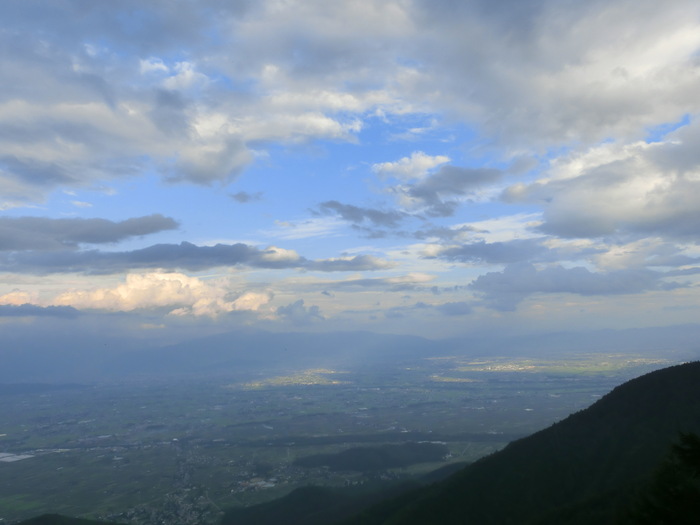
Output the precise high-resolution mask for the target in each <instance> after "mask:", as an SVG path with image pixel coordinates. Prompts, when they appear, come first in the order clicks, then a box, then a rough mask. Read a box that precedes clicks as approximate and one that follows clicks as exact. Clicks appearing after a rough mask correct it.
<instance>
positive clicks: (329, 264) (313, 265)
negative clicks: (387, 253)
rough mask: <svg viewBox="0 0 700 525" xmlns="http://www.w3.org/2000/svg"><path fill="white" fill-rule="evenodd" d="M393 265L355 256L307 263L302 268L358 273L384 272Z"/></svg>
mask: <svg viewBox="0 0 700 525" xmlns="http://www.w3.org/2000/svg"><path fill="white" fill-rule="evenodd" d="M394 266H395V264H394V263H392V262H390V261H385V260H383V259H379V258H377V257H374V256H373V255H355V256H353V257H338V258H334V259H321V260H317V261H308V262H307V263H306V264H305V265H304V267H305V268H307V269H309V270H315V271H320V272H359V271H368V270H386V269H388V268H393V267H394Z"/></svg>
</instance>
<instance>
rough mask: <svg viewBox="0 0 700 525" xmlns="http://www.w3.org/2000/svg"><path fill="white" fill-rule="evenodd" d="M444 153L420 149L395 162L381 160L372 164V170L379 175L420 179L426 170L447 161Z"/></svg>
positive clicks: (403, 178) (447, 158)
mask: <svg viewBox="0 0 700 525" xmlns="http://www.w3.org/2000/svg"><path fill="white" fill-rule="evenodd" d="M449 161H450V158H449V157H447V156H445V155H435V156H431V155H426V154H425V153H423V152H422V151H414V152H413V153H411V156H410V157H403V158H401V159H399V160H397V161H395V162H381V163H378V164H373V165H372V171H374V172H375V173H377V174H379V175H381V176H389V177H395V178H397V179H401V180H406V181H408V180H415V179H422V178H423V177H425V176H426V175H427V174H428V172H429V171H430V170H431V169H433V168H435V167H437V166H439V165H440V164H445V163H446V162H449Z"/></svg>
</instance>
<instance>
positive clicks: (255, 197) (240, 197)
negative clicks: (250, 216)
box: [231, 191, 263, 204]
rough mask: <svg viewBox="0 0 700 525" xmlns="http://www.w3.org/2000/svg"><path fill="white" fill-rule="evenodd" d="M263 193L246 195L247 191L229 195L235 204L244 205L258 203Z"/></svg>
mask: <svg viewBox="0 0 700 525" xmlns="http://www.w3.org/2000/svg"><path fill="white" fill-rule="evenodd" d="M262 196H263V193H262V192H261V191H257V192H255V193H248V192H247V191H239V192H238V193H234V194H232V195H231V198H232V199H233V200H235V201H236V202H240V203H241V204H246V203H248V202H253V201H259V200H261V199H262Z"/></svg>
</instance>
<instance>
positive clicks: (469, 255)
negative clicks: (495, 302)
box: [426, 239, 549, 264]
mask: <svg viewBox="0 0 700 525" xmlns="http://www.w3.org/2000/svg"><path fill="white" fill-rule="evenodd" d="M548 252H549V249H548V248H547V247H545V246H544V244H543V243H542V239H516V240H512V241H507V242H492V243H487V242H484V241H480V242H474V243H471V244H463V245H459V246H446V247H441V248H439V249H437V250H436V251H434V252H432V253H431V254H430V255H429V256H426V257H427V258H436V257H438V258H441V259H447V260H449V261H457V262H463V263H472V264H479V263H486V264H511V263H516V262H524V261H531V260H533V259H541V256H542V255H544V254H547V253H548Z"/></svg>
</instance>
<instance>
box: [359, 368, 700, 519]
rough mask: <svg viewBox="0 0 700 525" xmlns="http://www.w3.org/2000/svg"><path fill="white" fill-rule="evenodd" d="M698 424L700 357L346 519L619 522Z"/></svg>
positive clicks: (617, 390) (633, 383)
mask: <svg viewBox="0 0 700 525" xmlns="http://www.w3.org/2000/svg"><path fill="white" fill-rule="evenodd" d="M699 431H700V363H698V362H695V363H688V364H684V365H679V366H674V367H671V368H667V369H664V370H659V371H656V372H652V373H650V374H647V375H645V376H642V377H640V378H637V379H634V380H632V381H629V382H627V383H625V384H623V385H621V386H619V387H617V388H615V389H614V390H613V391H612V392H610V393H609V394H608V395H606V396H605V397H603V398H602V399H600V400H599V401H598V402H597V403H595V404H594V405H592V406H591V407H589V408H587V409H585V410H582V411H580V412H578V413H576V414H573V415H571V416H569V417H568V418H566V419H565V420H563V421H560V422H558V423H556V424H554V425H552V426H551V427H549V428H547V429H545V430H542V431H540V432H537V433H536V434H533V435H532V436H529V437H527V438H524V439H521V440H518V441H515V442H513V443H511V444H510V445H508V446H507V447H506V448H505V449H503V450H502V451H500V452H497V453H495V454H493V455H491V456H488V457H486V458H483V459H481V460H479V461H477V462H475V463H474V464H472V465H470V466H468V467H467V468H465V469H464V470H462V471H461V472H459V473H457V474H455V475H454V476H452V477H450V478H449V479H447V480H446V481H444V482H443V483H439V484H436V485H433V486H432V487H430V488H428V489H422V490H419V491H416V492H415V493H414V494H413V498H411V502H410V503H409V504H408V505H405V504H404V502H405V499H406V498H404V501H403V502H396V503H395V504H394V505H393V506H392V504H391V502H384V504H383V505H382V506H381V507H380V508H374V509H370V510H368V511H366V512H364V513H362V515H360V516H358V517H357V518H355V519H354V520H350V521H348V522H347V523H348V524H351V523H352V524H357V525H359V524H362V525H371V524H386V525H389V524H391V525H412V524H425V523H440V524H478V525H485V524H491V523H493V524H496V523H498V524H519V525H520V524H541V525H544V524H557V525H562V524H590V523H596V524H605V523H616V522H618V520H620V519H621V518H622V516H623V515H625V511H624V510H623V509H626V508H627V507H629V506H630V505H633V503H634V497H635V493H636V491H637V490H641V488H642V487H643V486H644V484H645V483H646V482H647V481H648V480H649V478H650V477H651V475H652V472H653V471H654V469H655V468H656V467H657V466H658V465H659V464H660V463H661V462H662V461H663V459H664V457H665V456H666V454H667V452H668V451H669V447H670V445H671V444H672V443H674V442H675V441H677V440H678V438H679V433H681V432H695V433H698V432H699Z"/></svg>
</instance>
